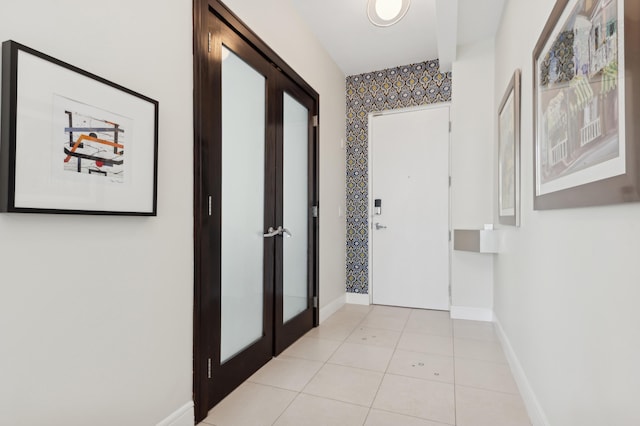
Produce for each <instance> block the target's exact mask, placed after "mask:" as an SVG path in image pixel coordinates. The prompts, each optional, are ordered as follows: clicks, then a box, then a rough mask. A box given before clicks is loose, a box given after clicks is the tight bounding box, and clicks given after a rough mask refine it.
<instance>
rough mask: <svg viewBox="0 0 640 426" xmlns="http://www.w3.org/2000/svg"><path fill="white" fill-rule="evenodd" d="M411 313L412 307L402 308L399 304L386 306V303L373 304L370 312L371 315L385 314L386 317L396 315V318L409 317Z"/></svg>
mask: <svg viewBox="0 0 640 426" xmlns="http://www.w3.org/2000/svg"><path fill="white" fill-rule="evenodd" d="M410 314H411V309H409V308H400V307H397V306H386V305H373V306H372V308H371V311H370V312H369V316H384V317H395V318H403V319H407V318H409V315H410Z"/></svg>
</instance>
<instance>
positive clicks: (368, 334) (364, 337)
mask: <svg viewBox="0 0 640 426" xmlns="http://www.w3.org/2000/svg"><path fill="white" fill-rule="evenodd" d="M399 339H400V332H399V331H394V330H383V329H380V328H368V327H357V328H356V329H355V330H354V331H353V333H351V335H350V336H349V337H347V340H346V341H347V342H350V343H360V344H362V345H374V346H384V347H387V348H394V347H395V346H396V344H397V343H398V340H399Z"/></svg>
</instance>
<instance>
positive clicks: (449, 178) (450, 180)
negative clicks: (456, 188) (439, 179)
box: [449, 176, 451, 188]
mask: <svg viewBox="0 0 640 426" xmlns="http://www.w3.org/2000/svg"><path fill="white" fill-rule="evenodd" d="M449 188H451V176H449Z"/></svg>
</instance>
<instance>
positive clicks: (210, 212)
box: [209, 195, 212, 216]
mask: <svg viewBox="0 0 640 426" xmlns="http://www.w3.org/2000/svg"><path fill="white" fill-rule="evenodd" d="M211 214H212V211H211V195H209V216H211Z"/></svg>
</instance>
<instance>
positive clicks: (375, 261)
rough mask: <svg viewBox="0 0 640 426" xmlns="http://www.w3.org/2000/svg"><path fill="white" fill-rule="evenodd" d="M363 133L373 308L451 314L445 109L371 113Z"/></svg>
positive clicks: (446, 112) (447, 114) (447, 129)
mask: <svg viewBox="0 0 640 426" xmlns="http://www.w3.org/2000/svg"><path fill="white" fill-rule="evenodd" d="M369 134H370V145H369V149H370V151H371V152H370V154H371V157H370V158H371V163H370V170H369V178H370V182H371V187H370V193H369V197H370V206H371V207H370V217H369V219H370V223H371V233H370V235H371V238H370V241H371V251H372V254H371V265H370V267H371V291H372V293H373V303H374V304H380V305H393V306H405V307H412V308H423V309H439V310H449V305H450V303H449V107H440V108H428V109H423V110H412V111H407V112H390V113H387V114H383V115H377V116H374V117H372V119H371V121H370V127H369ZM376 200H379V201H376ZM376 204H379V205H380V206H379V207H376V206H375V205H376Z"/></svg>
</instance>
